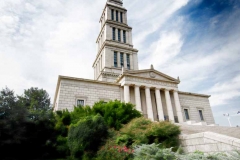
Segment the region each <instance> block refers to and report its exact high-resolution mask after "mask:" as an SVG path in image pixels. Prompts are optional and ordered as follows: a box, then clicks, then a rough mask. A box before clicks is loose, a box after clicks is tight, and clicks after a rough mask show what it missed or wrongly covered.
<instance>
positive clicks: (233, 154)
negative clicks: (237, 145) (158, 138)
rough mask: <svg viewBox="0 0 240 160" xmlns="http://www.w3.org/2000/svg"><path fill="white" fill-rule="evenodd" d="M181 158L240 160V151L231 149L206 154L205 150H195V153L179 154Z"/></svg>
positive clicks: (192, 159) (181, 159)
mask: <svg viewBox="0 0 240 160" xmlns="http://www.w3.org/2000/svg"><path fill="white" fill-rule="evenodd" d="M177 157H178V159H179V160H196V159H202V160H239V159H240V152H239V151H229V152H223V153H215V154H205V153H203V152H199V151H195V152H194V153H189V154H185V155H177Z"/></svg>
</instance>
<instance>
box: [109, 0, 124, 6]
mask: <svg viewBox="0 0 240 160" xmlns="http://www.w3.org/2000/svg"><path fill="white" fill-rule="evenodd" d="M108 2H110V3H114V4H117V5H120V6H122V5H123V0H108Z"/></svg>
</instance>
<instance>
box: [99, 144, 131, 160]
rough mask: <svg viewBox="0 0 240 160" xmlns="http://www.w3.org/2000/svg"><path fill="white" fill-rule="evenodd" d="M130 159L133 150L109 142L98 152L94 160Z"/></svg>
mask: <svg viewBox="0 0 240 160" xmlns="http://www.w3.org/2000/svg"><path fill="white" fill-rule="evenodd" d="M132 158H133V149H131V148H128V147H126V146H119V145H116V144H114V143H113V142H112V141H109V142H108V143H106V144H105V145H104V146H103V147H102V148H101V149H100V150H99V151H98V153H97V158H96V160H116V159H117V160H130V159H132Z"/></svg>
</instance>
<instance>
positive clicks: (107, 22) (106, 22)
mask: <svg viewBox="0 0 240 160" xmlns="http://www.w3.org/2000/svg"><path fill="white" fill-rule="evenodd" d="M106 24H113V25H117V26H121V27H125V28H127V29H130V30H132V27H130V26H128V25H127V24H126V23H121V22H117V21H113V20H109V19H107V20H106V21H105V22H104V24H103V26H102V27H101V29H100V32H99V34H98V36H97V40H96V43H97V42H98V39H99V37H100V35H101V33H102V31H103V29H104V27H105V25H106Z"/></svg>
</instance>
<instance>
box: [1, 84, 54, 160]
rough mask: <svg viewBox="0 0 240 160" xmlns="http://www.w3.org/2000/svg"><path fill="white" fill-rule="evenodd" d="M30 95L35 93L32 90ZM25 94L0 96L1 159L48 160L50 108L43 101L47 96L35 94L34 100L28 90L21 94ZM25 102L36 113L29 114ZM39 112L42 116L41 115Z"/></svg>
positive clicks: (51, 127) (7, 91) (51, 137)
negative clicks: (31, 106) (33, 107)
mask: <svg viewBox="0 0 240 160" xmlns="http://www.w3.org/2000/svg"><path fill="white" fill-rule="evenodd" d="M34 91H35V92H34V93H33V95H35V93H36V92H38V90H37V89H36V88H35V89H34ZM40 91H43V90H40ZM40 91H39V92H40ZM25 93H26V95H25V94H24V95H23V96H18V97H17V96H15V95H14V92H13V91H11V90H10V89H8V88H6V89H3V90H2V91H1V92H0V142H1V143H0V150H1V158H2V159H5V158H6V157H8V158H14V157H17V158H18V159H20V158H25V159H26V158H28V159H31V158H39V157H51V155H52V154H54V148H53V145H54V139H55V134H54V123H55V120H54V115H53V113H52V112H51V110H50V106H48V107H47V105H49V103H48V100H46V101H45V98H46V95H48V94H47V93H46V92H44V93H46V94H44V95H43V94H38V96H36V97H35V96H33V95H32V92H28V90H25ZM41 96H43V97H41ZM27 99H28V100H29V99H31V100H30V101H31V102H34V104H38V108H39V112H35V113H34V114H32V113H33V112H32V109H31V108H30V107H29V106H30V105H29V103H26V102H27V101H28V100H27ZM49 100H50V99H49ZM30 101H29V102H30ZM40 101H43V102H44V103H42V102H40ZM45 102H46V103H45ZM49 102H50V101H49ZM32 104H33V103H32ZM41 105H44V106H41ZM33 106H34V105H33ZM42 109H44V112H42V111H41V110H42ZM33 116H34V118H33ZM36 117H39V118H36ZM28 153H31V154H28ZM32 156H34V157H32Z"/></svg>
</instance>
